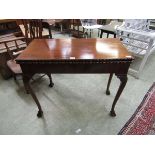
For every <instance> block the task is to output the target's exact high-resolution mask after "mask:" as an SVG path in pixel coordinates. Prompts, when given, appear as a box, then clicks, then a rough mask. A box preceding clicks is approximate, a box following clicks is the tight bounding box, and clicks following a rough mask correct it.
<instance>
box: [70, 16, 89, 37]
mask: <svg viewBox="0 0 155 155" xmlns="http://www.w3.org/2000/svg"><path fill="white" fill-rule="evenodd" d="M80 27H81V22H80V20H79V19H71V20H70V22H69V33H70V34H71V35H72V36H73V37H76V38H87V33H85V31H84V28H83V29H82V30H80Z"/></svg>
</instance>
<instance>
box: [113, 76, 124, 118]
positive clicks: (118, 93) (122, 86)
mask: <svg viewBox="0 0 155 155" xmlns="http://www.w3.org/2000/svg"><path fill="white" fill-rule="evenodd" d="M116 76H117V77H118V78H119V79H120V82H121V83H120V86H119V88H118V91H117V94H116V96H115V99H114V101H113V104H112V108H111V111H110V115H111V116H113V117H115V116H116V113H115V110H114V108H115V105H116V103H117V101H118V99H119V97H120V95H121V93H122V91H123V89H124V87H125V85H126V83H127V75H126V74H125V75H116Z"/></svg>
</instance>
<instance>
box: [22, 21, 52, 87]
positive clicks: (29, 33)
mask: <svg viewBox="0 0 155 155" xmlns="http://www.w3.org/2000/svg"><path fill="white" fill-rule="evenodd" d="M22 22H23V25H24V29H25V32H24V34H25V38H26V40H27V44H29V43H30V42H31V41H32V40H33V39H37V38H38V39H42V38H50V34H48V35H43V27H42V19H23V20H22ZM47 76H48V77H49V80H50V84H49V87H53V85H54V83H53V82H52V77H51V74H47Z"/></svg>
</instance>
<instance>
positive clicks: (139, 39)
mask: <svg viewBox="0 0 155 155" xmlns="http://www.w3.org/2000/svg"><path fill="white" fill-rule="evenodd" d="M149 25H150V21H149V20H147V19H126V20H125V21H124V24H123V25H122V26H120V27H117V37H118V38H120V39H121V40H122V42H123V44H124V45H125V46H126V48H127V49H128V50H129V51H130V52H131V53H132V55H133V56H134V57H135V63H136V62H138V60H140V63H139V64H136V65H134V63H133V65H132V67H131V68H130V73H131V74H133V75H134V76H135V77H136V78H139V76H140V73H141V72H142V70H143V69H144V66H145V64H146V61H147V59H148V57H149V55H150V54H151V53H152V52H153V51H154V50H155V49H154V41H155V31H153V30H150V29H149ZM135 67H137V68H135Z"/></svg>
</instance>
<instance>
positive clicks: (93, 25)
mask: <svg viewBox="0 0 155 155" xmlns="http://www.w3.org/2000/svg"><path fill="white" fill-rule="evenodd" d="M80 21H81V24H82V27H83V28H84V29H85V33H86V34H87V35H88V31H89V30H90V33H89V37H90V38H91V33H92V31H93V30H94V29H99V28H101V27H102V26H103V25H100V24H98V23H97V19H80Z"/></svg>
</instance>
